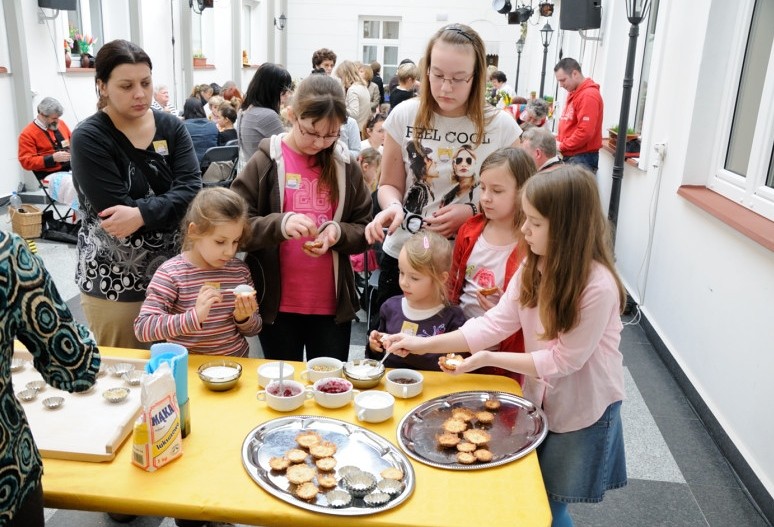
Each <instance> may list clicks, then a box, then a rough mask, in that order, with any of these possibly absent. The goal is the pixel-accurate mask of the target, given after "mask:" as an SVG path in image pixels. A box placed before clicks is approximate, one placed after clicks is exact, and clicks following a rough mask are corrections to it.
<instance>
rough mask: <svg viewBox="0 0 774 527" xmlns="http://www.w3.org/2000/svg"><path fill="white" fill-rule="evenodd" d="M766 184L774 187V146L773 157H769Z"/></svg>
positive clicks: (773, 149)
mask: <svg viewBox="0 0 774 527" xmlns="http://www.w3.org/2000/svg"><path fill="white" fill-rule="evenodd" d="M766 186H767V187H769V188H774V148H772V149H771V157H770V158H769V175H768V176H767V177H766Z"/></svg>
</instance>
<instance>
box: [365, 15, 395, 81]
mask: <svg viewBox="0 0 774 527" xmlns="http://www.w3.org/2000/svg"><path fill="white" fill-rule="evenodd" d="M365 22H379V25H380V28H379V38H365V37H363V24H364V23H365ZM384 22H397V23H398V35H399V37H398V38H397V39H386V38H384V37H383V36H382V35H384V26H383V23H384ZM357 23H358V26H357V39H358V43H357V49H358V60H362V58H363V48H364V47H365V46H376V60H377V61H378V62H379V64H381V65H382V72H381V75H382V79H384V81H385V83H387V82H389V80H390V76H389V75H386V73H385V69H384V68H385V62H384V48H385V46H389V47H397V48H398V55H397V57H396V59H397V61H398V62H397V63H396V64H390V67H392V66H394V67H395V68H396V71H397V67H398V64H399V63H400V60H401V59H400V41H401V39H400V35H401V34H402V33H403V20H402V19H401V18H400V17H394V16H377V15H361V16H360V17H358V20H357Z"/></svg>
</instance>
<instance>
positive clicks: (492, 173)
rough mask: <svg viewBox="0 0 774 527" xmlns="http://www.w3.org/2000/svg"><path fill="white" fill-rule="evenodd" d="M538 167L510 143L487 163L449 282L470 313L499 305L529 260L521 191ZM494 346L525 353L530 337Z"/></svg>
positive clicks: (502, 372)
mask: <svg viewBox="0 0 774 527" xmlns="http://www.w3.org/2000/svg"><path fill="white" fill-rule="evenodd" d="M535 170H536V169H535V163H534V161H533V160H532V158H531V157H530V155H529V154H527V152H525V151H524V150H523V149H521V148H514V147H510V146H509V147H507V148H501V149H499V150H496V151H495V152H494V153H493V154H491V155H489V157H487V158H486V159H485V160H484V162H483V163H482V164H481V177H480V179H481V201H480V205H481V212H480V213H479V214H476V215H475V216H473V217H472V218H470V219H469V220H468V221H466V222H465V223H463V224H462V227H460V230H459V232H458V233H457V240H456V243H455V244H454V255H453V257H452V265H451V273H450V275H449V280H448V282H447V285H448V288H449V300H450V301H451V303H452V304H455V305H459V306H460V307H461V308H462V312H463V313H464V314H465V318H473V317H478V316H481V315H483V314H484V313H486V312H487V311H488V310H490V309H491V308H492V307H494V306H495V305H496V304H497V302H498V301H499V299H500V296H501V295H502V292H503V291H504V290H505V288H506V286H507V285H508V282H510V281H511V277H513V275H514V273H515V272H516V269H518V267H519V264H521V262H522V260H524V256H525V252H526V247H520V246H519V242H520V241H521V240H522V238H523V237H522V235H521V232H520V231H519V226H520V225H521V222H522V220H523V214H522V211H521V203H520V193H521V189H522V188H523V187H524V184H525V183H526V182H527V179H529V178H530V177H531V176H532V175H533V174H534V173H535ZM492 349H497V350H500V351H510V352H517V353H523V352H524V337H523V336H522V333H521V331H517V332H516V333H514V334H512V335H510V336H509V337H507V338H506V339H504V340H503V341H502V342H500V343H499V344H498V345H496V346H494V347H493V348H492ZM477 373H490V374H498V375H505V376H507V377H511V378H513V379H515V380H516V381H518V382H519V383H521V382H522V381H523V376H522V375H521V374H519V373H515V372H512V371H508V370H504V369H502V368H492V367H486V368H482V369H480V370H477Z"/></svg>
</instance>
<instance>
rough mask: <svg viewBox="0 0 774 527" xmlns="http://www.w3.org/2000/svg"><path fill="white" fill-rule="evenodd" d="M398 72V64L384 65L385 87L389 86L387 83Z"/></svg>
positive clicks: (383, 77)
mask: <svg viewBox="0 0 774 527" xmlns="http://www.w3.org/2000/svg"><path fill="white" fill-rule="evenodd" d="M397 74H398V67H397V66H382V79H384V87H385V88H387V83H388V82H389V81H390V79H392V78H393V77H394V76H395V75H397Z"/></svg>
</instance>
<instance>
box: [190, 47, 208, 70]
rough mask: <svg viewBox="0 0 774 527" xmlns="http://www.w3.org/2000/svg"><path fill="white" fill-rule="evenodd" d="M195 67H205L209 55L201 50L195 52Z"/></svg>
mask: <svg viewBox="0 0 774 527" xmlns="http://www.w3.org/2000/svg"><path fill="white" fill-rule="evenodd" d="M193 65H194V68H204V67H206V66H207V57H205V56H204V54H203V53H202V52H201V50H199V51H197V52H196V53H194V56H193Z"/></svg>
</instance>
